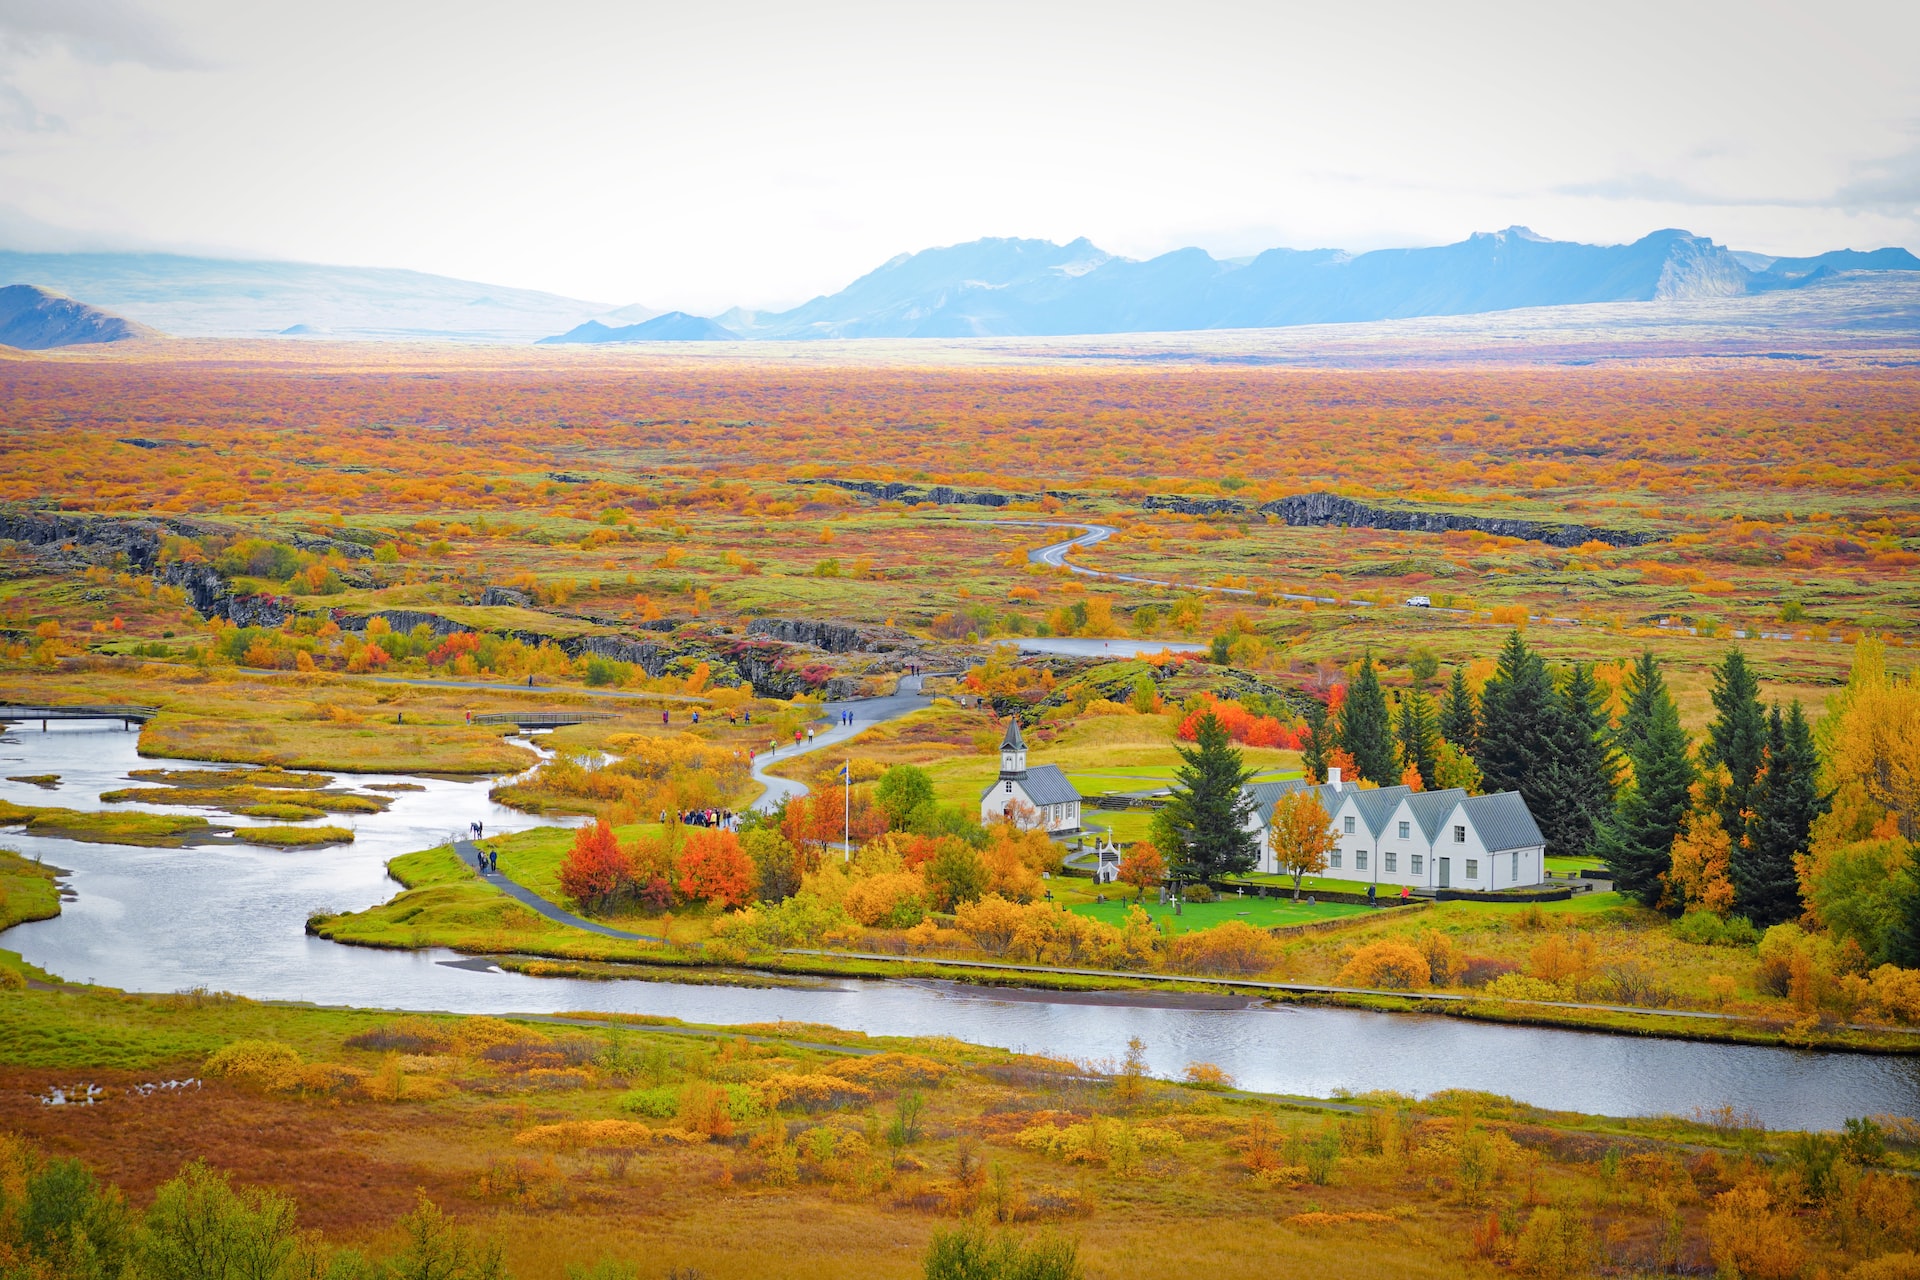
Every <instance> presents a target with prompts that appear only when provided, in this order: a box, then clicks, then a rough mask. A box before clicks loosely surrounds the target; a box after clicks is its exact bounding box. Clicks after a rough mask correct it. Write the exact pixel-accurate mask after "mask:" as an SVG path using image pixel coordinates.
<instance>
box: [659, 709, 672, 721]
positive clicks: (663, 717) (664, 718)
mask: <svg viewBox="0 0 1920 1280" xmlns="http://www.w3.org/2000/svg"><path fill="white" fill-rule="evenodd" d="M672 720H673V717H672V716H671V715H670V714H668V713H667V712H665V711H662V712H661V713H660V723H661V724H670V723H672Z"/></svg>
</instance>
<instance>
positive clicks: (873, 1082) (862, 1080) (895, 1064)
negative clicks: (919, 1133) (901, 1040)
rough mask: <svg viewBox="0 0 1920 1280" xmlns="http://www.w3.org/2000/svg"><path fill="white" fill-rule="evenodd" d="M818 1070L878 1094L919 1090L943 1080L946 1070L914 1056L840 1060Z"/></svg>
mask: <svg viewBox="0 0 1920 1280" xmlns="http://www.w3.org/2000/svg"><path fill="white" fill-rule="evenodd" d="M820 1070H821V1071H822V1072H823V1073H825V1074H827V1075H831V1076H838V1077H840V1078H841V1079H842V1080H852V1081H855V1082H857V1083H859V1084H863V1085H867V1086H870V1087H871V1088H874V1089H880V1090H887V1091H893V1090H899V1089H923V1088H928V1087H931V1086H934V1085H937V1084H939V1083H940V1082H941V1081H942V1080H944V1079H946V1078H947V1068H946V1067H945V1066H943V1065H942V1064H940V1063H938V1062H935V1061H934V1060H933V1059H931V1058H923V1057H921V1056H920V1055H919V1054H917V1053H876V1054H874V1055H873V1056H872V1057H870V1058H842V1059H840V1060H839V1061H838V1062H829V1063H827V1064H826V1065H825V1066H823V1067H821V1068H820Z"/></svg>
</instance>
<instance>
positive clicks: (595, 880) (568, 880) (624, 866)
mask: <svg viewBox="0 0 1920 1280" xmlns="http://www.w3.org/2000/svg"><path fill="white" fill-rule="evenodd" d="M632 888H633V866H632V863H631V862H630V861H629V860H628V858H627V855H626V854H625V853H624V852H622V851H621V848H620V842H619V841H618V840H616V839H615V838H614V835H613V828H612V827H610V826H608V825H607V821H606V819H605V818H601V819H599V820H597V821H595V822H594V823H593V824H592V825H591V826H584V827H581V828H580V829H579V830H577V831H575V832H574V834H573V847H572V848H570V849H568V850H567V856H566V857H565V858H564V859H562V860H561V863H560V889H561V892H563V893H565V894H566V895H567V896H568V897H569V898H572V899H573V900H574V901H575V902H577V903H579V904H580V907H581V908H582V909H583V910H586V911H598V910H602V909H604V908H606V907H608V906H610V905H612V904H613V903H614V902H616V901H618V900H619V899H620V898H621V897H622V896H623V895H625V894H626V893H628V892H629V891H631V890H632Z"/></svg>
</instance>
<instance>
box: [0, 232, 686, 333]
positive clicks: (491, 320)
mask: <svg viewBox="0 0 1920 1280" xmlns="http://www.w3.org/2000/svg"><path fill="white" fill-rule="evenodd" d="M8 284H35V285H41V286H43V287H45V288H49V289H54V290H57V291H59V292H61V293H64V294H68V295H70V296H72V297H75V298H81V299H84V300H86V301H87V302H89V303H91V304H93V305H94V306H97V307H105V308H107V309H109V310H112V311H116V312H119V313H121V314H123V315H126V316H129V317H131V318H133V319H134V320H138V321H140V322H142V323H145V324H149V325H152V326H153V327H155V328H157V329H161V330H164V331H165V332H167V333H171V334H177V335H179V336H181V337H193V338H200V337H219V338H260V337H271V336H275V335H281V334H285V335H287V336H290V337H299V336H320V337H334V338H360V339H375V340H389V341H390V340H407V339H414V340H426V341H473V342H531V341H533V340H534V339H536V338H540V337H542V336H544V335H546V334H550V333H557V332H559V331H560V330H562V329H566V328H569V327H571V326H573V325H577V324H579V323H580V322H581V321H583V320H588V319H593V318H599V319H602V320H611V321H616V322H623V323H631V322H634V321H640V320H647V319H650V318H651V317H653V316H655V315H658V314H659V313H658V312H657V311H655V310H652V309H650V308H647V307H640V306H633V307H619V308H614V307H610V306H609V305H608V304H606V303H603V302H582V301H581V300H579V299H577V298H563V297H561V296H559V295H558V294H552V293H541V292H538V291H536V290H532V289H509V288H504V287H502V286H500V285H491V284H479V283H476V282H474V281H471V280H455V279H452V278H451V277H448V276H435V275H427V274H425V273H424V272H419V271H396V270H388V269H385V268H374V267H329V266H320V265H316V264H313V263H305V262H248V261H235V260H229V259H225V258H190V257H182V256H179V255H176V254H167V253H10V252H6V251H0V285H8Z"/></svg>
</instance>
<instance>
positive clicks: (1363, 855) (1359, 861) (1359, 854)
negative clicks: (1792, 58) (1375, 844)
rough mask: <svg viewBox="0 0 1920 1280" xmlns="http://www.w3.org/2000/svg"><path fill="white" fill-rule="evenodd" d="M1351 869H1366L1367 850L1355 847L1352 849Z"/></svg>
mask: <svg viewBox="0 0 1920 1280" xmlns="http://www.w3.org/2000/svg"><path fill="white" fill-rule="evenodd" d="M1353 869H1354V870H1355V871H1365V870H1366V869H1367V851H1366V850H1365V849H1355V850H1354V851H1353Z"/></svg>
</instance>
